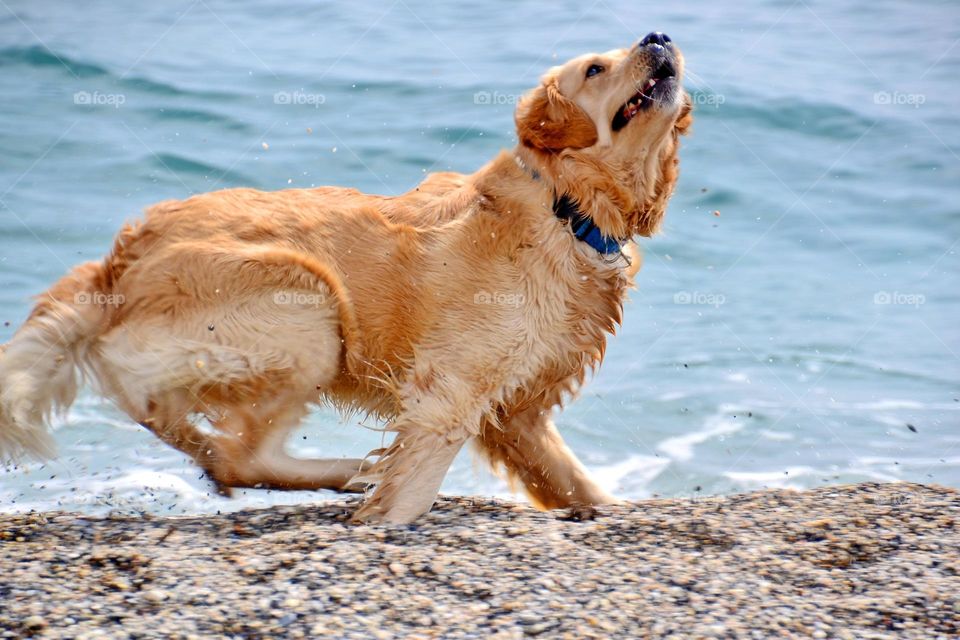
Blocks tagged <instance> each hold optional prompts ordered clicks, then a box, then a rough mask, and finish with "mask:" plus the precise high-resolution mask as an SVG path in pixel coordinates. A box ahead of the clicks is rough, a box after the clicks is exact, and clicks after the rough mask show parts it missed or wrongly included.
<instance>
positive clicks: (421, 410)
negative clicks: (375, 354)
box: [353, 380, 482, 524]
mask: <svg viewBox="0 0 960 640" xmlns="http://www.w3.org/2000/svg"><path fill="white" fill-rule="evenodd" d="M446 382H447V383H449V380H447V381H446ZM443 386H444V387H445V389H443V393H430V392H426V393H425V392H423V390H422V389H417V388H416V387H417V385H413V387H414V391H413V392H411V394H410V395H409V396H408V397H409V400H408V401H407V402H405V403H404V406H405V409H404V411H403V412H402V413H401V414H400V415H399V416H398V417H397V419H396V420H394V421H393V422H392V423H391V424H390V425H389V427H388V429H389V430H390V431H395V432H396V433H397V435H396V438H395V439H394V441H393V443H392V444H391V445H390V446H389V447H388V448H387V449H386V451H384V452H382V453H381V454H380V457H379V459H378V460H377V462H376V464H374V465H373V467H372V468H370V469H369V470H368V471H367V472H364V473H363V474H360V475H359V476H357V477H356V478H354V480H353V482H357V481H359V482H369V483H374V484H376V489H375V490H374V491H373V493H372V494H371V495H370V497H369V498H367V500H366V501H365V502H364V504H363V506H362V507H361V508H360V509H359V510H358V511H357V513H356V515H355V516H354V520H356V521H358V522H389V523H394V524H403V523H407V522H411V521H412V520H414V519H416V518H417V516H419V515H421V514H423V513H426V512H427V511H429V510H430V507H431V506H433V502H434V500H435V499H436V497H437V492H438V491H439V490H440V484H441V483H442V482H443V478H444V476H445V475H446V473H447V469H448V468H449V467H450V464H451V463H452V462H453V459H454V458H455V457H456V456H457V453H458V452H459V451H460V449H461V448H462V447H463V445H464V443H465V442H466V441H467V440H469V439H470V438H472V437H474V436H475V435H476V434H477V433H478V432H479V425H480V417H481V413H482V410H481V405H480V404H478V403H477V401H476V398H477V395H476V393H475V392H472V390H470V389H469V388H468V387H466V386H464V387H463V388H459V389H457V390H456V391H455V390H453V389H451V388H450V387H451V386H453V385H450V384H445V385H443ZM457 386H459V385H457ZM436 391H439V390H436Z"/></svg>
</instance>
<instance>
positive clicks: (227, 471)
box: [211, 402, 369, 492]
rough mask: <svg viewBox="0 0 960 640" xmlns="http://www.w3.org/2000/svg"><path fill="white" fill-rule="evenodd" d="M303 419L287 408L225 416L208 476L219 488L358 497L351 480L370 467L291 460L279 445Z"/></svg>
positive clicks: (297, 406) (297, 407)
mask: <svg viewBox="0 0 960 640" xmlns="http://www.w3.org/2000/svg"><path fill="white" fill-rule="evenodd" d="M305 413H306V407H305V403H303V402H291V403H290V404H289V405H288V406H287V407H286V408H284V409H281V410H280V411H278V412H265V411H258V410H249V411H241V410H237V409H231V410H229V411H228V412H227V413H226V414H225V415H224V416H223V417H222V418H221V419H220V420H218V421H217V423H216V426H217V429H218V430H219V431H220V434H219V435H217V436H216V438H215V446H216V456H215V459H214V460H213V468H212V474H211V475H212V476H213V479H214V480H215V481H216V482H217V484H218V485H222V486H226V487H237V488H257V489H279V490H305V491H306V490H316V489H331V490H333V491H345V492H351V491H361V490H362V489H363V487H364V485H362V484H352V483H351V479H352V478H353V477H354V476H355V475H357V474H358V473H360V472H361V471H363V470H364V469H366V468H367V467H368V466H369V465H368V464H367V463H366V462H365V461H363V460H361V459H358V458H313V459H304V458H295V457H293V456H291V455H289V454H288V453H287V452H286V451H285V449H284V442H285V441H286V439H287V436H288V434H289V433H290V431H291V430H293V429H294V428H296V426H297V425H298V424H299V423H300V420H301V418H302V417H303V415H304V414H305Z"/></svg>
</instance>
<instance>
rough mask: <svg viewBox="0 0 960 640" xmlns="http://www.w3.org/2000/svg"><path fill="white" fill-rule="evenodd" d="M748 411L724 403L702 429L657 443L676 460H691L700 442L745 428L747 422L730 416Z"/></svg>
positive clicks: (704, 423) (661, 449) (659, 447)
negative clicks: (694, 449)
mask: <svg viewBox="0 0 960 640" xmlns="http://www.w3.org/2000/svg"><path fill="white" fill-rule="evenodd" d="M746 411H747V409H745V408H742V407H739V406H736V407H735V406H733V405H724V406H722V407H721V408H720V412H719V413H717V414H714V415H712V416H709V417H707V419H706V420H704V422H703V428H702V429H699V430H697V431H694V432H692V433H686V434H684V435H682V436H675V437H673V438H667V439H666V440H664V441H662V442H660V443H659V444H658V445H657V449H658V450H659V451H663V452H664V453H665V454H667V455H668V456H670V457H671V458H673V459H674V460H680V461H686V460H690V459H692V458H693V448H694V447H696V446H697V445H698V444H703V443H704V442H707V441H708V440H712V439H714V438H717V437H720V436H726V435H729V434H732V433H736V432H737V431H740V430H741V429H743V428H744V426H745V423H744V422H743V421H736V420H733V419H731V417H730V416H731V414H736V413H744V412H746Z"/></svg>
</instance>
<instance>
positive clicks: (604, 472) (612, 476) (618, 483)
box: [592, 454, 670, 497]
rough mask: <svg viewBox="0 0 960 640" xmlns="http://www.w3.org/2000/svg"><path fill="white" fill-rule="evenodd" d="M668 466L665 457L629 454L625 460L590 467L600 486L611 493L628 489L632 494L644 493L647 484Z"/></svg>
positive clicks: (668, 462) (619, 492) (668, 461)
mask: <svg viewBox="0 0 960 640" xmlns="http://www.w3.org/2000/svg"><path fill="white" fill-rule="evenodd" d="M668 466H670V460H669V459H667V458H657V457H655V456H644V455H639V454H634V455H631V456H630V457H629V458H627V459H626V460H621V461H620V462H615V463H613V464H609V465H606V466H600V467H594V468H593V469H592V472H593V477H594V479H595V480H596V481H597V482H598V483H599V484H600V486H601V487H603V488H604V489H606V490H607V491H609V492H611V493H613V494H615V495H616V494H621V493H623V491H624V489H629V494H630V495H631V496H632V497H633V496H637V495H641V494H643V493H646V488H647V486H648V485H649V484H650V483H651V482H653V481H654V479H656V477H657V476H659V475H660V473H661V472H663V470H664V469H666V468H667V467H668Z"/></svg>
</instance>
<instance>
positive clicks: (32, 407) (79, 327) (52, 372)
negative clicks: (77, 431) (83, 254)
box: [0, 262, 112, 463]
mask: <svg viewBox="0 0 960 640" xmlns="http://www.w3.org/2000/svg"><path fill="white" fill-rule="evenodd" d="M104 274H105V270H104V266H103V263H100V262H88V263H86V264H82V265H80V266H78V267H76V268H74V269H73V270H72V271H71V272H70V273H69V274H67V275H66V276H64V277H63V278H61V279H60V281H59V282H57V283H56V284H55V285H53V287H51V288H50V290H49V291H47V292H46V293H44V294H43V295H42V296H40V300H39V302H38V303H37V305H36V307H34V309H33V311H32V312H31V314H30V317H29V318H28V319H27V321H26V322H25V323H24V325H23V326H22V327H20V329H19V330H18V331H17V332H16V333H15V334H14V336H13V339H12V340H11V341H10V342H9V343H7V344H5V345H0V463H3V462H8V461H9V462H19V461H20V460H22V459H24V458H25V457H28V456H29V457H34V458H38V459H44V458H51V457H53V456H54V455H55V453H56V452H55V447H54V444H53V439H52V438H51V437H50V434H49V419H50V416H51V414H52V413H54V412H56V411H65V410H66V409H67V408H69V406H70V405H71V404H72V403H73V400H74V398H75V397H76V394H77V373H78V369H79V367H80V364H81V362H82V359H83V354H84V351H85V350H86V347H87V346H88V345H89V343H90V341H91V340H92V339H93V338H94V337H95V336H96V335H97V334H98V333H99V327H100V326H101V325H102V323H103V322H104V321H105V319H106V314H107V312H106V309H107V308H108V307H109V305H110V303H111V302H112V301H111V298H112V295H111V294H109V293H107V292H105V291H104V289H105V288H106V287H105V286H104V285H105V282H104V281H105V276H104Z"/></svg>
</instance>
